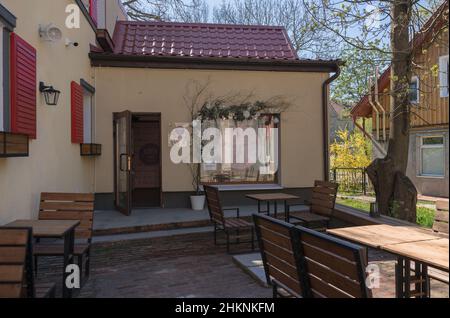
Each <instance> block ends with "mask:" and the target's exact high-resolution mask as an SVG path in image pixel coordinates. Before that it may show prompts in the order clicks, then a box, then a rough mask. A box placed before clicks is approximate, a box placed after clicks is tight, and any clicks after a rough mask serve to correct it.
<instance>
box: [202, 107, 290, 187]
mask: <svg viewBox="0 0 450 318" xmlns="http://www.w3.org/2000/svg"><path fill="white" fill-rule="evenodd" d="M269 115H270V116H274V117H277V118H278V119H279V122H278V123H277V124H276V128H277V129H278V140H277V142H278V154H277V156H278V169H277V172H276V173H275V176H274V180H273V181H224V182H202V181H201V182H200V185H202V186H203V185H216V186H222V185H223V186H238V185H249V186H252V185H280V184H281V169H282V167H281V126H282V125H281V114H280V113H276V114H270V113H262V114H260V116H261V117H263V116H269ZM202 164H204V163H202ZM201 178H202V175H201V172H200V180H201Z"/></svg>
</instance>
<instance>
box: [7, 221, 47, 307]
mask: <svg viewBox="0 0 450 318" xmlns="http://www.w3.org/2000/svg"><path fill="white" fill-rule="evenodd" d="M32 237H33V235H32V229H31V228H5V227H0V298H50V297H51V298H53V297H55V284H38V285H37V284H35V281H34V272H33V240H32Z"/></svg>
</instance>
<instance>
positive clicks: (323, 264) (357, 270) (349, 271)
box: [296, 226, 372, 298]
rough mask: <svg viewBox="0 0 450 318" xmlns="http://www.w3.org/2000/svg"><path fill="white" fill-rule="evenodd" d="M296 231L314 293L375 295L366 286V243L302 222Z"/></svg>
mask: <svg viewBox="0 0 450 318" xmlns="http://www.w3.org/2000/svg"><path fill="white" fill-rule="evenodd" d="M296 231H297V235H298V236H299V241H300V245H301V251H302V253H303V258H304V260H305V261H304V264H305V272H306V275H307V280H308V286H309V288H310V290H309V296H310V297H314V298H367V297H372V293H371V291H370V289H368V288H367V287H366V270H365V269H366V261H365V257H364V255H365V253H366V250H365V248H364V247H362V246H359V245H356V244H352V243H349V242H347V241H344V240H341V239H338V238H335V237H332V236H330V235H327V234H324V233H320V232H317V231H313V230H310V229H307V228H303V227H300V226H298V227H296Z"/></svg>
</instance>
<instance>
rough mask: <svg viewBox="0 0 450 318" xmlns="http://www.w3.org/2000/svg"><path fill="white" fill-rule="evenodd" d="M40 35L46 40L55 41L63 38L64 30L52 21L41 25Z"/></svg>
mask: <svg viewBox="0 0 450 318" xmlns="http://www.w3.org/2000/svg"><path fill="white" fill-rule="evenodd" d="M39 36H40V37H41V38H42V39H44V40H45V41H48V42H52V43H54V42H58V41H59V40H61V39H62V32H61V29H59V28H58V27H57V26H56V25H54V24H53V23H50V24H48V25H41V26H39Z"/></svg>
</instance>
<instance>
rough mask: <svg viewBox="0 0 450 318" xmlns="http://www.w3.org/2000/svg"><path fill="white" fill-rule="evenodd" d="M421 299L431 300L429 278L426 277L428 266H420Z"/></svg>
mask: <svg viewBox="0 0 450 318" xmlns="http://www.w3.org/2000/svg"><path fill="white" fill-rule="evenodd" d="M422 292H423V294H422V298H427V297H429V298H431V288H430V277H428V266H427V265H425V264H422Z"/></svg>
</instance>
